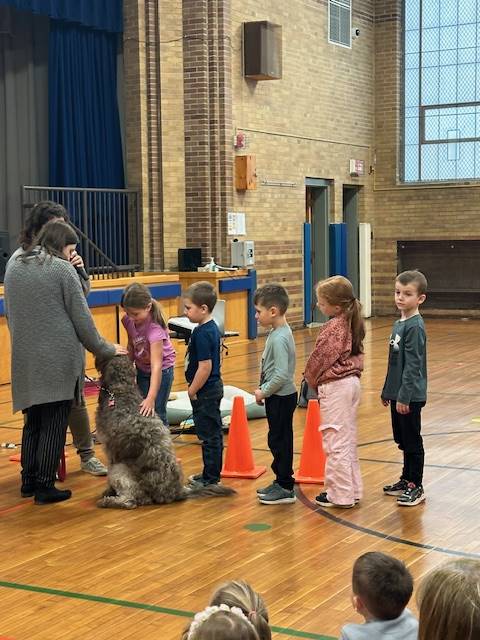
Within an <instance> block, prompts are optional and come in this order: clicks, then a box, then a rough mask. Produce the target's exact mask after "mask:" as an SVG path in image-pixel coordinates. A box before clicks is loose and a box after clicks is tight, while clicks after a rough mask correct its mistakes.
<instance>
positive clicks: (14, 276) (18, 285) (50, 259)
mask: <svg viewBox="0 0 480 640" xmlns="http://www.w3.org/2000/svg"><path fill="white" fill-rule="evenodd" d="M4 296H5V313H6V316H7V322H8V328H9V331H10V341H11V349H12V360H11V363H12V400H13V411H14V412H15V411H20V410H23V409H27V408H28V407H31V406H33V405H38V404H45V403H48V402H58V401H61V400H71V399H73V398H74V397H75V396H76V395H78V392H79V389H80V388H81V385H82V382H83V380H82V378H83V371H84V357H85V352H84V350H83V347H85V348H86V349H87V350H88V351H90V352H91V353H93V354H95V355H100V356H113V355H114V354H115V347H114V346H113V345H112V344H110V343H108V342H106V341H105V340H104V339H103V338H102V337H101V336H100V335H99V333H98V331H97V329H96V327H95V324H94V322H93V318H92V315H91V313H90V309H89V308H88V305H87V302H86V300H85V295H84V293H83V291H82V286H81V284H80V280H79V277H78V275H77V272H76V270H75V268H74V267H73V266H72V265H71V264H70V263H69V262H68V261H67V260H62V259H61V258H57V257H54V256H47V255H45V254H44V253H41V254H40V255H34V256H29V257H27V258H26V259H25V260H22V258H21V257H20V256H19V257H16V258H15V259H13V260H12V259H11V260H9V262H8V264H7V269H6V273H5V282H4ZM82 345H83V347H82Z"/></svg>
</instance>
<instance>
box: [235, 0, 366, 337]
mask: <svg viewBox="0 0 480 640" xmlns="http://www.w3.org/2000/svg"><path fill="white" fill-rule="evenodd" d="M255 20H269V21H271V22H274V23H277V24H280V25H281V26H282V30H283V38H282V40H283V77H282V79H281V80H270V81H259V82H255V81H251V80H246V79H245V78H243V76H242V60H241V34H242V23H243V22H246V21H255ZM353 25H354V26H356V27H359V28H360V29H361V37H360V38H358V39H356V40H354V41H353V46H352V48H351V49H346V48H342V47H338V46H335V45H332V44H329V43H328V39H327V33H328V25H327V3H326V2H324V1H315V0H304V1H301V2H298V1H297V2H276V1H274V0H270V1H264V2H261V3H259V2H258V1H257V0H241V1H240V0H232V51H233V53H232V59H233V64H232V87H233V129H232V134H233V133H234V132H235V130H236V129H239V130H242V131H245V132H246V134H247V138H248V147H247V149H246V150H244V151H242V153H249V154H253V155H254V156H255V157H256V166H257V176H258V177H257V184H258V188H257V190H256V191H246V192H235V194H234V201H233V209H234V210H235V211H244V212H245V213H246V218H247V234H248V235H247V238H248V239H252V240H255V243H256V266H257V268H258V272H259V273H258V276H259V282H260V283H263V282H265V281H268V280H280V281H283V282H285V283H286V284H287V285H288V289H289V292H290V294H291V299H292V306H291V312H290V315H289V317H290V320H291V322H292V324H294V325H298V324H301V322H302V319H303V312H302V309H303V271H302V225H303V223H304V222H305V220H306V206H305V178H306V177H314V178H325V179H330V180H333V186H332V190H331V194H330V196H331V198H330V199H331V211H330V221H331V222H333V221H341V220H342V193H343V185H344V184H354V185H361V186H362V187H363V189H362V192H361V197H360V199H359V200H360V210H359V215H360V218H361V219H362V220H366V219H367V217H368V216H369V215H370V213H371V210H372V208H373V206H372V191H371V178H370V176H369V175H368V171H367V175H365V176H364V177H362V178H351V177H350V175H349V159H350V158H358V159H363V160H364V161H365V166H366V168H367V169H368V166H369V165H370V164H371V162H372V157H373V154H372V147H373V117H374V71H373V69H374V67H373V59H374V30H373V27H374V23H373V2H372V1H371V0H368V1H367V0H364V1H362V0H357V1H356V2H354V15H353ZM264 181H266V182H267V183H269V184H263V182H264ZM274 182H289V183H293V185H294V186H291V187H281V186H271V184H272V183H274Z"/></svg>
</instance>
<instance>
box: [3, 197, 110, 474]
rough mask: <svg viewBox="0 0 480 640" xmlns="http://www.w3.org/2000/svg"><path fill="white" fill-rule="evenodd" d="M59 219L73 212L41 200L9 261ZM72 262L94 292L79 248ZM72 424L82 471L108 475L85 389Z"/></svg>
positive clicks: (74, 405) (86, 290)
mask: <svg viewBox="0 0 480 640" xmlns="http://www.w3.org/2000/svg"><path fill="white" fill-rule="evenodd" d="M55 219H56V220H64V221H65V222H68V221H69V215H68V213H67V210H66V209H65V207H63V206H62V205H61V204H59V203H58V202H52V201H51V200H43V201H41V202H37V204H36V205H34V206H33V207H32V210H31V211H30V213H29V215H28V216H27V219H26V221H25V226H24V227H23V229H22V232H21V234H20V247H19V248H18V249H17V250H16V251H15V252H14V253H13V255H12V256H11V258H10V260H9V262H10V261H11V260H15V259H16V258H17V257H18V256H20V255H22V253H23V252H24V251H26V250H27V249H28V248H29V247H31V245H32V244H33V243H34V242H35V237H36V236H38V234H39V233H40V231H41V230H42V228H43V226H44V225H45V224H47V222H49V221H50V220H55ZM70 262H71V264H73V266H74V267H75V268H76V269H77V275H78V276H79V278H80V284H81V285H82V289H83V293H84V294H85V296H88V294H89V292H90V279H88V280H87V279H86V278H85V277H83V276H80V270H83V274H84V275H86V273H85V270H84V264H83V260H82V257H81V256H80V255H78V253H77V252H76V251H75V252H74V253H73V254H72V257H71V258H70ZM68 426H69V428H70V431H71V434H72V438H73V446H74V447H75V449H76V450H77V453H78V455H79V456H80V460H81V463H80V468H81V469H82V471H85V472H86V473H91V474H92V475H93V476H106V475H107V468H106V467H105V466H104V465H103V464H102V462H101V461H100V460H99V459H98V458H97V457H96V456H95V449H94V442H93V438H92V434H91V433H90V418H89V416H88V411H87V404H86V402H85V395H84V393H83V392H82V394H81V395H80V398H79V401H78V403H77V402H73V403H72V408H71V409H70V415H69V416H68Z"/></svg>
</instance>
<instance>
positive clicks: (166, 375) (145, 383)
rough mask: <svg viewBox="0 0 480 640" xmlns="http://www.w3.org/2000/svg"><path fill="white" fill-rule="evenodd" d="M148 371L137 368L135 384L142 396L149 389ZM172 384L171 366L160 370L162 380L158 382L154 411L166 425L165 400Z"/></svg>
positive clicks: (145, 394) (149, 375) (146, 393)
mask: <svg viewBox="0 0 480 640" xmlns="http://www.w3.org/2000/svg"><path fill="white" fill-rule="evenodd" d="M150 377H151V374H150V373H145V371H142V370H141V369H137V385H138V388H139V389H140V393H141V394H142V396H143V397H144V398H146V397H147V395H148V390H149V389H150ZM172 384H173V367H168V369H163V370H162V381H161V383H160V389H159V390H158V393H157V397H156V398H155V411H156V412H157V413H158V415H159V416H160V418H161V420H162V422H163V424H164V425H165V426H166V427H168V420H167V401H168V396H169V395H170V391H171V389H172Z"/></svg>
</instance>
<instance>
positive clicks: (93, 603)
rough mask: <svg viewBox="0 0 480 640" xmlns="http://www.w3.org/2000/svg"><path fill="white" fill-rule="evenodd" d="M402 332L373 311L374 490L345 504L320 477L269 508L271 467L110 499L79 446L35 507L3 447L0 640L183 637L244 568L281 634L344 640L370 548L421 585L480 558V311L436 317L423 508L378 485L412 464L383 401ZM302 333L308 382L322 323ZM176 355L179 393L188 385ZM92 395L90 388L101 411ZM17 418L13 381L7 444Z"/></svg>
mask: <svg viewBox="0 0 480 640" xmlns="http://www.w3.org/2000/svg"><path fill="white" fill-rule="evenodd" d="M390 327H391V319H390V318H380V319H376V320H372V321H369V322H368V334H367V340H366V365H365V374H364V376H363V378H362V386H363V398H362V404H361V411H360V435H359V446H360V448H359V452H360V458H361V464H362V472H363V479H364V482H365V497H364V499H363V500H362V502H361V504H360V505H359V506H358V507H357V508H355V509H352V510H349V511H339V510H333V509H331V510H328V511H327V510H322V509H320V508H318V507H317V506H316V505H315V503H314V502H313V499H314V496H315V495H316V493H317V492H318V489H319V487H318V486H313V485H302V486H300V487H298V488H297V492H298V494H297V495H298V500H297V502H296V504H294V505H277V506H271V507H268V506H263V505H260V504H259V503H258V502H257V500H256V498H255V488H256V487H257V486H259V485H262V484H264V483H265V482H267V483H268V482H269V481H270V472H269V470H268V472H267V474H265V475H263V476H262V477H260V478H259V479H258V480H256V481H252V480H227V481H226V482H228V483H229V484H231V485H232V486H234V487H235V488H236V489H237V490H238V495H237V496H236V497H235V498H233V499H201V500H197V501H186V502H184V503H180V504H173V505H168V506H163V507H152V508H142V509H138V510H135V511H116V510H99V509H97V508H96V507H95V499H96V497H97V496H98V494H99V493H100V491H101V490H102V487H103V485H104V482H105V480H104V479H102V478H93V477H91V476H89V475H87V474H85V473H83V472H81V471H80V470H79V460H78V457H77V456H76V454H75V452H74V451H73V450H72V447H69V448H68V449H69V457H68V460H67V465H68V477H67V480H66V483H65V485H66V486H67V487H69V488H71V489H72V490H73V497H72V499H71V500H69V501H68V502H65V503H62V504H59V505H52V506H45V507H36V506H34V505H33V503H32V501H31V500H29V499H23V500H22V499H21V498H20V497H19V476H18V472H19V467H18V464H16V463H13V462H9V460H8V459H9V456H10V455H11V453H12V451H8V450H4V449H2V450H0V532H1V535H0V549H1V557H2V558H3V560H2V563H1V564H2V569H1V571H0V612H1V613H0V636H1V637H7V638H9V639H12V640H34V639H41V640H44V639H45V640H46V639H53V640H57V639H58V640H60V639H61V640H68V639H81V638H82V639H83V638H93V639H94V640H106V639H109V640H110V638H112V637H114V638H115V639H116V640H123V639H124V638H142V640H170V639H172V640H174V639H176V638H179V637H180V633H181V630H182V629H183V627H184V625H185V623H186V622H187V620H188V617H189V616H190V615H191V612H195V611H197V610H199V609H202V608H203V607H204V606H205V605H206V604H207V603H208V599H209V596H210V594H211V592H212V591H213V589H214V588H215V586H216V585H218V584H219V583H220V582H222V581H225V580H228V579H229V578H234V577H241V578H244V579H246V580H248V581H249V582H251V584H252V585H253V586H254V588H255V589H257V590H258V591H260V592H261V593H262V594H263V595H264V597H265V600H266V602H267V604H268V608H269V610H270V616H271V624H272V625H273V627H274V629H275V633H274V634H273V635H274V637H275V638H278V639H281V638H282V639H283V638H316V639H317V640H320V639H324V640H325V639H327V638H331V637H333V638H334V637H338V633H339V629H340V627H341V625H342V624H343V623H345V622H347V621H360V618H359V617H358V616H357V615H356V614H354V612H353V611H352V608H351V605H350V587H349V584H350V572H351V567H352V563H353V561H354V560H355V558H356V557H357V556H358V555H360V554H361V553H363V552H365V551H368V550H381V551H384V552H386V553H390V554H393V555H395V556H397V557H399V558H402V559H403V560H404V561H405V562H406V563H407V564H408V566H409V567H410V569H411V571H412V573H413V575H414V577H415V580H416V581H418V579H419V578H420V577H421V576H422V575H423V574H424V573H425V572H426V571H427V570H428V569H430V568H431V567H433V566H435V565H437V564H439V563H441V562H442V561H444V560H446V559H447V558H449V557H451V556H452V555H456V556H469V557H480V520H479V518H478V504H479V500H480V462H479V451H480V406H479V402H478V390H479V382H480V365H479V362H480V345H479V339H478V337H479V325H478V322H475V321H473V320H472V321H461V320H427V331H428V340H429V358H428V361H429V401H428V404H427V406H426V408H425V410H424V420H423V431H424V436H425V447H426V454H427V455H426V469H425V489H426V494H427V500H426V502H425V503H424V504H422V505H420V506H417V507H414V508H398V507H397V506H396V504H395V499H394V498H389V497H385V496H383V495H382V491H381V487H382V485H383V484H384V483H385V482H388V481H392V480H395V479H396V478H397V477H398V475H399V471H400V455H399V452H398V450H397V449H396V448H395V446H394V444H393V442H392V440H391V432H390V423H389V410H388V409H385V408H383V407H382V406H381V404H380V401H379V393H380V390H381V387H382V384H383V376H384V373H385V367H386V356H387V339H388V336H389V332H390ZM295 338H296V342H297V355H298V366H297V381H298V382H299V381H300V377H301V372H302V368H303V364H304V362H305V357H306V355H308V353H309V352H310V350H311V348H312V346H313V342H314V339H315V331H310V330H303V331H299V332H296V333H295ZM262 348H263V339H258V340H257V341H256V342H253V343H251V344H248V345H236V346H235V345H234V346H232V347H231V348H230V354H229V355H228V357H226V358H225V359H224V363H223V372H224V380H225V382H226V383H227V384H234V385H237V386H239V387H242V388H244V389H249V390H251V389H254V388H255V385H256V382H257V378H258V362H259V359H260V355H261V351H262ZM180 360H181V358H179V364H178V370H177V372H176V373H177V376H176V388H181V386H182V384H181V380H182V368H181V365H182V363H181V361H180ZM45 375H48V371H46V372H45ZM94 405H95V399H94V398H89V406H90V408H91V411H92V415H93V411H94ZM304 421H305V410H304V409H299V410H297V412H296V416H295V450H296V452H297V453H296V456H295V464H296V465H297V464H298V459H299V453H300V449H301V443H302V430H303V425H304ZM21 422H22V420H21V416H19V415H15V416H13V417H12V415H11V409H10V388H9V387H8V386H4V387H0V441H2V442H3V441H10V442H17V443H18V442H20V440H21ZM250 427H251V434H252V443H253V446H254V454H255V459H256V462H257V464H258V463H260V464H267V465H269V464H270V455H269V452H268V449H267V446H266V428H265V421H264V420H257V421H254V422H250ZM69 441H70V437H69ZM176 445H177V451H178V455H179V457H180V458H181V459H182V463H183V466H184V471H185V474H190V473H192V472H195V471H198V470H199V469H200V447H199V445H198V442H197V441H196V438H195V437H194V436H181V437H179V438H177V440H176ZM97 449H98V453H99V456H100V457H102V453H101V450H100V447H97ZM17 451H18V450H17ZM411 606H412V607H413V608H415V606H414V603H413V602H412V605H411Z"/></svg>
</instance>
